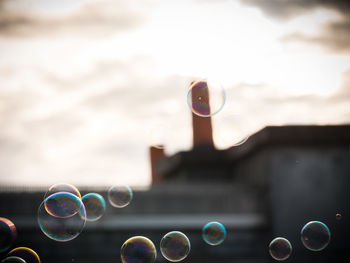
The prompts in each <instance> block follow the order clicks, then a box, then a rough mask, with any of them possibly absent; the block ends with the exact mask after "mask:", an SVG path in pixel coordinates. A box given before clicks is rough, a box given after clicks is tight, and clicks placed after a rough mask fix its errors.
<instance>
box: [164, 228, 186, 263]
mask: <svg viewBox="0 0 350 263" xmlns="http://www.w3.org/2000/svg"><path fill="white" fill-rule="evenodd" d="M190 249H191V244H190V240H189V239H188V238H187V236H186V235H185V234H184V233H182V232H179V231H172V232H169V233H167V234H166V235H165V236H163V238H162V239H161V241H160V252H161V253H162V255H163V257H165V258H166V259H167V260H169V261H172V262H178V261H181V260H183V259H185V258H186V257H187V255H188V254H189V253H190Z"/></svg>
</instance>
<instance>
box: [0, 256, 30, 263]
mask: <svg viewBox="0 0 350 263" xmlns="http://www.w3.org/2000/svg"><path fill="white" fill-rule="evenodd" d="M1 263H26V262H25V260H24V259H22V258H19V257H7V258H5V259H3V260H2V261H1Z"/></svg>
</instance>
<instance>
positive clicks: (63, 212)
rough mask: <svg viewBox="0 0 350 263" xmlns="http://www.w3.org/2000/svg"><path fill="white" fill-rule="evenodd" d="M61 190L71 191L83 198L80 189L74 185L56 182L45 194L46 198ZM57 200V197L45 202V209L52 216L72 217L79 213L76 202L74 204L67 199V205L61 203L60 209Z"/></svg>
mask: <svg viewBox="0 0 350 263" xmlns="http://www.w3.org/2000/svg"><path fill="white" fill-rule="evenodd" d="M60 192H65V193H71V194H73V195H75V196H77V197H78V198H81V194H80V192H79V190H78V189H77V188H76V187H75V186H74V185H71V184H65V183H59V184H54V185H53V186H51V187H50V188H49V190H48V191H47V192H46V194H45V196H44V200H46V199H47V198H48V197H49V196H51V195H53V194H56V193H60ZM55 201H56V199H47V202H45V209H46V211H47V212H48V213H49V214H51V215H52V216H55V217H62V218H66V217H71V216H73V215H75V214H76V213H77V211H76V210H75V204H74V202H73V204H70V203H69V202H68V200H67V202H66V203H65V205H64V206H63V205H62V204H61V205H60V207H59V209H58V208H57V205H56V203H55Z"/></svg>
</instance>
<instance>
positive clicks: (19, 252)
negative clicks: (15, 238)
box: [8, 247, 41, 263]
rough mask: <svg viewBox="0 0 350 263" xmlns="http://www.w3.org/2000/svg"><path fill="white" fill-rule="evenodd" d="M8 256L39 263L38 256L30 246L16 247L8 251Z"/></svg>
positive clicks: (30, 262) (27, 262)
mask: <svg viewBox="0 0 350 263" xmlns="http://www.w3.org/2000/svg"><path fill="white" fill-rule="evenodd" d="M8 256H11V257H19V258H21V259H23V260H24V261H25V262H26V263H40V262H41V261H40V258H39V256H38V254H37V253H36V252H35V251H34V250H33V249H30V248H27V247H17V248H15V249H13V250H11V251H10V252H9V253H8Z"/></svg>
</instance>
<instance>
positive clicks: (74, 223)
mask: <svg viewBox="0 0 350 263" xmlns="http://www.w3.org/2000/svg"><path fill="white" fill-rule="evenodd" d="M48 202H50V203H54V204H55V209H57V210H64V209H62V207H63V208H64V207H66V206H67V204H69V207H70V208H72V209H73V210H74V211H76V213H75V214H74V215H72V216H70V217H60V216H53V215H52V214H57V213H56V211H57V210H52V212H53V213H48V212H47V210H46V209H45V204H46V203H48ZM85 222H86V211H85V207H84V204H83V202H82V201H81V199H80V198H78V197H77V196H76V195H74V194H71V193H65V192H59V193H56V194H53V195H51V196H49V197H48V198H46V199H45V200H44V201H43V202H42V203H41V205H40V207H39V210H38V223H39V226H40V229H41V230H42V231H43V233H44V234H45V235H46V236H47V237H49V238H51V239H53V240H55V241H60V242H64V241H70V240H72V239H74V238H76V237H77V236H78V235H79V234H80V233H81V231H82V230H83V228H84V226H85Z"/></svg>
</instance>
